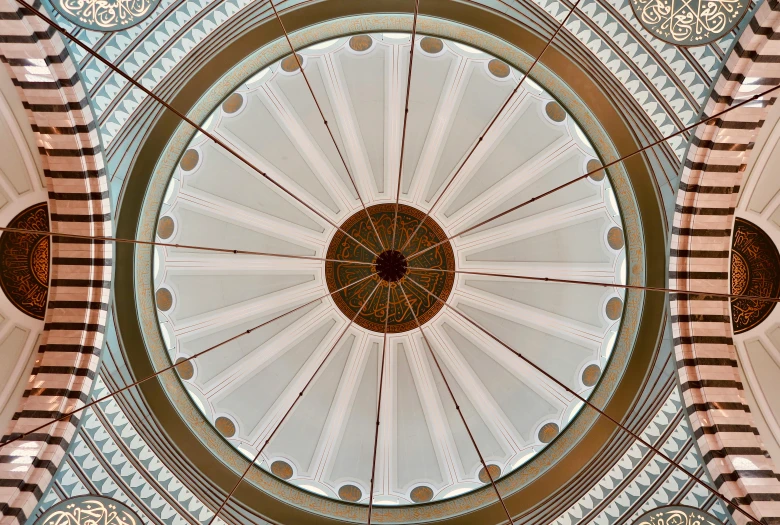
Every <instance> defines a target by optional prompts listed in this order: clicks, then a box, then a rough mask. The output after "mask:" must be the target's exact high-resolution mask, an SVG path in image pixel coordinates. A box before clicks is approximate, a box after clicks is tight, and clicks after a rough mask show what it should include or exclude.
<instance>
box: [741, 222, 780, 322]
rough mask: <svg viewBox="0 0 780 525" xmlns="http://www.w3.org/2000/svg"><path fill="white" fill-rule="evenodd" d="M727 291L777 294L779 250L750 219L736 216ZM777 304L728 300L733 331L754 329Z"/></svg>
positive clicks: (765, 294)
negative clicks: (729, 301) (728, 289)
mask: <svg viewBox="0 0 780 525" xmlns="http://www.w3.org/2000/svg"><path fill="white" fill-rule="evenodd" d="M731 293H732V294H735V295H751V296H757V297H768V298H773V299H776V298H777V297H780V252H778V250H777V247H776V246H775V244H774V242H772V239H771V238H770V237H769V235H767V234H766V232H764V230H762V229H761V228H759V227H758V226H756V225H755V224H753V223H752V222H750V221H747V220H745V219H742V218H740V217H737V218H736V220H735V221H734V237H733V238H732V241H731ZM776 304H777V303H775V302H773V301H758V300H755V299H743V298H732V299H731V324H732V326H733V328H734V333H735V334H741V333H743V332H747V331H748V330H750V329H751V328H755V327H756V326H758V325H759V324H761V322H762V321H763V320H764V319H766V318H767V317H769V314H770V313H772V310H774V308H775V305H776Z"/></svg>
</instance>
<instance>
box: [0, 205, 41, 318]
mask: <svg viewBox="0 0 780 525" xmlns="http://www.w3.org/2000/svg"><path fill="white" fill-rule="evenodd" d="M8 227H9V228H19V229H23V230H38V231H48V229H49V208H48V206H47V204H46V203H45V202H42V203H39V204H35V205H33V206H30V207H29V208H27V209H26V210H24V211H22V212H21V213H19V214H18V215H17V216H16V217H14V218H13V219H11V222H9V223H8ZM0 286H1V287H2V288H3V292H4V293H5V295H6V297H8V300H9V301H11V303H13V305H14V306H15V307H17V308H18V309H19V310H21V311H22V312H24V313H25V314H27V315H29V316H30V317H34V318H35V319H41V320H42V319H43V316H44V313H45V311H46V298H47V296H48V293H49V237H48V236H46V235H35V234H32V233H14V232H5V233H3V234H2V235H0Z"/></svg>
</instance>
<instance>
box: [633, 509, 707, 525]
mask: <svg viewBox="0 0 780 525" xmlns="http://www.w3.org/2000/svg"><path fill="white" fill-rule="evenodd" d="M634 525H722V524H721V522H720V521H718V520H717V519H715V518H713V517H712V516H710V515H709V514H707V513H706V512H704V511H702V510H699V509H695V508H693V507H685V506H670V507H661V508H658V509H655V510H651V511H650V512H648V513H646V514H643V515H642V516H640V517H639V518H638V519H637V520H636V521H635V522H634Z"/></svg>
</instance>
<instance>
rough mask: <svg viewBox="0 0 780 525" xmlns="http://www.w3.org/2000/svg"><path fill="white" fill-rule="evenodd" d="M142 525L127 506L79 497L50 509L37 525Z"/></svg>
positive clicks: (89, 497) (101, 498)
mask: <svg viewBox="0 0 780 525" xmlns="http://www.w3.org/2000/svg"><path fill="white" fill-rule="evenodd" d="M63 523H66V524H68V525H142V523H143V522H142V521H141V519H140V518H139V517H138V515H137V514H136V513H135V512H133V510H132V509H130V508H129V507H128V506H127V505H125V504H123V503H121V502H119V501H117V500H115V499H111V498H106V497H105V496H93V495H88V496H77V497H75V498H69V499H66V500H64V501H61V502H59V503H57V504H56V505H54V506H53V507H50V508H49V510H47V511H46V512H44V513H43V515H42V516H41V517H40V518H39V519H38V521H37V522H36V525H58V524H63Z"/></svg>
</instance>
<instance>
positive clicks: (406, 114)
mask: <svg viewBox="0 0 780 525" xmlns="http://www.w3.org/2000/svg"><path fill="white" fill-rule="evenodd" d="M419 12H420V0H414V21H413V22H412V42H411V45H410V47H409V72H408V73H407V75H406V103H405V105H404V126H403V130H402V131H401V158H400V159H399V161H398V189H397V191H396V194H395V217H394V218H393V242H392V244H391V246H392V248H393V249H394V250H395V237H396V235H395V233H396V226H397V225H398V202H399V200H400V199H401V176H402V175H403V171H404V146H406V123H407V121H408V120H409V93H410V92H411V89H412V64H413V63H414V39H415V37H416V36H417V15H418V14H419ZM421 224H422V223H421ZM418 227H419V226H418ZM369 523H370V516H369Z"/></svg>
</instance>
